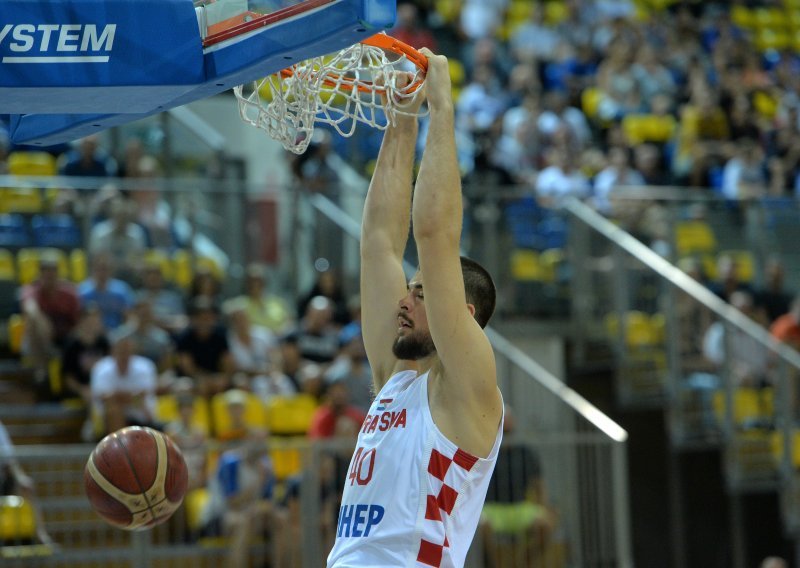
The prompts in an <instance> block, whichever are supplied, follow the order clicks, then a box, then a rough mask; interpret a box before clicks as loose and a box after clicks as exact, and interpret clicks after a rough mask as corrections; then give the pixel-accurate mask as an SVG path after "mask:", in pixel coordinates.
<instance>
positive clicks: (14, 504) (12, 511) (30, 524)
mask: <svg viewBox="0 0 800 568" xmlns="http://www.w3.org/2000/svg"><path fill="white" fill-rule="evenodd" d="M35 538H36V519H35V517H34V516H33V507H31V504H30V503H29V502H28V501H27V500H25V499H24V498H22V497H19V496H17V495H4V496H0V541H5V542H7V543H13V542H18V541H25V540H34V539H35Z"/></svg>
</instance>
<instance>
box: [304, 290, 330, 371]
mask: <svg viewBox="0 0 800 568" xmlns="http://www.w3.org/2000/svg"><path fill="white" fill-rule="evenodd" d="M332 319H333V304H332V302H331V301H330V300H329V299H328V298H326V297H325V296H317V297H315V298H314V299H313V300H311V302H310V303H309V304H308V307H307V308H306V314H305V317H304V318H303V319H302V320H301V321H300V325H299V326H298V329H297V332H296V335H297V346H298V348H299V349H300V354H301V356H302V358H303V359H307V360H309V361H313V362H314V363H330V362H331V361H333V359H334V358H335V357H336V355H337V353H338V352H339V336H338V332H337V331H336V328H335V327H334V325H333V322H332Z"/></svg>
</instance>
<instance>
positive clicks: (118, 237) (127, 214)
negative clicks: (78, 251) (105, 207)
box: [89, 196, 147, 271]
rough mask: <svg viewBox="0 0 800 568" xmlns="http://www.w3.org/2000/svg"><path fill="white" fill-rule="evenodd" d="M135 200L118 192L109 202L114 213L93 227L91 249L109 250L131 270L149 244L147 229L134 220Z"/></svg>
mask: <svg viewBox="0 0 800 568" xmlns="http://www.w3.org/2000/svg"><path fill="white" fill-rule="evenodd" d="M132 205H133V204H132V203H131V202H130V201H128V200H127V199H125V198H123V197H121V196H118V197H114V198H113V199H112V200H111V202H110V204H109V209H110V215H111V217H110V218H109V219H108V220H106V221H101V222H100V223H98V224H97V225H95V226H94V227H93V228H92V232H91V233H90V235H89V253H90V254H96V253H99V252H107V253H109V254H111V255H112V256H113V257H114V258H115V259H117V262H118V264H117V267H118V268H123V269H127V270H128V271H130V269H131V267H133V266H134V265H135V264H136V263H137V262H138V261H139V258H140V257H141V255H142V253H144V250H145V248H146V246H147V237H146V235H145V232H144V229H142V228H141V227H140V226H139V225H137V224H135V223H133V222H132V220H133V218H134V215H133V209H132Z"/></svg>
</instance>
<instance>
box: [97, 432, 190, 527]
mask: <svg viewBox="0 0 800 568" xmlns="http://www.w3.org/2000/svg"><path fill="white" fill-rule="evenodd" d="M83 479H84V484H85V486H86V496H87V497H88V498H89V502H90V503H91V504H92V507H93V508H94V510H95V511H96V512H97V514H98V515H100V516H101V517H102V518H103V519H104V520H106V521H107V522H109V523H111V524H112V525H114V526H117V527H120V528H123V529H126V530H138V529H146V528H150V527H153V526H155V525H158V524H160V523H162V522H164V521H166V520H167V519H168V518H169V517H170V516H171V515H172V514H173V513H174V512H175V511H176V509H177V508H178V507H180V505H181V503H182V502H183V497H184V495H186V488H187V485H188V482H189V473H188V471H187V469H186V462H185V461H184V459H183V455H182V454H181V451H180V449H178V447H177V446H176V445H175V444H174V443H173V442H172V440H170V438H169V437H168V436H167V435H165V434H163V433H162V432H159V431H158V430H153V429H152V428H143V427H140V426H131V427H128V428H122V429H121V430H117V431H116V432H114V433H112V434H109V435H108V436H106V437H105V438H103V439H102V440H100V443H98V444H97V447H95V449H94V451H93V452H92V455H91V456H89V461H88V462H87V463H86V467H85V468H84V475H83Z"/></svg>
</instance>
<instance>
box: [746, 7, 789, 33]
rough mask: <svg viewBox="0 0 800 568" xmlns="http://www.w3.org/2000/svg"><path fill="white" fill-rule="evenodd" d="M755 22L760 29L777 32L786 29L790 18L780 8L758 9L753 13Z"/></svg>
mask: <svg viewBox="0 0 800 568" xmlns="http://www.w3.org/2000/svg"><path fill="white" fill-rule="evenodd" d="M753 21H754V22H755V25H756V27H758V28H760V29H771V30H776V29H782V28H783V27H785V26H786V23H787V22H788V18H787V17H786V13H785V12H784V11H783V10H781V9H779V8H756V10H754V12H753Z"/></svg>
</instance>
